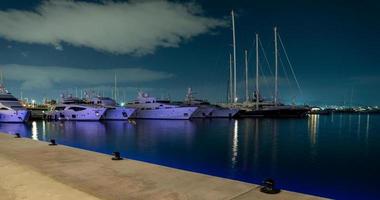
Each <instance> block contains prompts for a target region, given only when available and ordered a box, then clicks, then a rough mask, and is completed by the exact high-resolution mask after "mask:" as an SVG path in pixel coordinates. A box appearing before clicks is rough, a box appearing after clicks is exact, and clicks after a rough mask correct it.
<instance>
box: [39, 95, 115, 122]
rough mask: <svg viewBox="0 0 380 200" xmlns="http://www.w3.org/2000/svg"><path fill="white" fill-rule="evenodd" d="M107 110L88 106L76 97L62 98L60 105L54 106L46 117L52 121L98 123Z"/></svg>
mask: <svg viewBox="0 0 380 200" xmlns="http://www.w3.org/2000/svg"><path fill="white" fill-rule="evenodd" d="M106 110H107V108H105V107H102V106H98V105H90V104H86V102H84V101H83V100H81V99H79V98H74V97H71V96H69V97H67V98H65V97H62V101H61V103H60V104H58V105H56V106H54V107H53V108H52V110H51V111H49V112H48V113H47V115H46V118H47V119H51V120H74V121H81V120H83V121H97V120H100V118H101V117H102V116H103V115H104V113H105V112H106Z"/></svg>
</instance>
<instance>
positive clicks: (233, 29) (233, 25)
mask: <svg viewBox="0 0 380 200" xmlns="http://www.w3.org/2000/svg"><path fill="white" fill-rule="evenodd" d="M231 18H232V41H233V55H234V63H233V64H234V90H233V94H234V95H233V97H234V98H233V103H236V102H237V97H236V37H235V14H234V11H233V10H232V11H231Z"/></svg>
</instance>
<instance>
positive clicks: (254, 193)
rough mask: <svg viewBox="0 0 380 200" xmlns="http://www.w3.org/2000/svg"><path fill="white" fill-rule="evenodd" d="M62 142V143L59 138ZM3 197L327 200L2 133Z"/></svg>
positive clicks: (0, 168) (0, 188) (0, 175)
mask: <svg viewBox="0 0 380 200" xmlns="http://www.w3.org/2000/svg"><path fill="white" fill-rule="evenodd" d="M57 142H58V143H59V141H57ZM0 197H1V199H2V200H18V199H30V200H45V199H46V200H47V199H48V200H61V199H65V200H70V199H81V200H95V199H104V200H121V199H144V200H145V199H173V200H174V199H197V200H198V199H213V200H214V199H235V200H243V199H281V200H287V199H289V200H290V199H291V200H306V199H307V200H312V199H322V198H319V197H316V196H310V195H305V194H300V193H295V192H288V191H282V192H281V193H279V194H276V195H269V194H263V193H261V192H259V189H258V187H257V185H254V184H249V183H244V182H239V181H234V180H229V179H224V178H219V177H213V176H208V175H204V174H198V173H194V172H188V171H183V170H178V169H173V168H168V167H164V166H159V165H154V164H150V163H145V162H140V161H135V160H129V159H124V160H122V161H112V160H111V156H109V155H105V154H100V153H96V152H90V151H86V150H81V149H76V148H71V147H67V146H63V145H58V146H49V145H48V144H47V143H46V142H41V141H35V140H31V139H28V138H14V136H13V135H8V134H3V133H0Z"/></svg>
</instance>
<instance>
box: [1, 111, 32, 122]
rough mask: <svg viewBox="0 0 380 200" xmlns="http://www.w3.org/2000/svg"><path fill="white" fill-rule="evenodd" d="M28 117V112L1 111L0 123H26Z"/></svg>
mask: <svg viewBox="0 0 380 200" xmlns="http://www.w3.org/2000/svg"><path fill="white" fill-rule="evenodd" d="M29 116H30V112H29V111H28V110H1V111H0V122H26V121H28V119H29Z"/></svg>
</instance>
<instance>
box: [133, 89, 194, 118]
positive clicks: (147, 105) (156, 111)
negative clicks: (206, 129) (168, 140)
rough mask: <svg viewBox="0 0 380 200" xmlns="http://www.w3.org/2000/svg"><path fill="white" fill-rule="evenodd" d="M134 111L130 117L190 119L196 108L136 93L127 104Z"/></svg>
mask: <svg viewBox="0 0 380 200" xmlns="http://www.w3.org/2000/svg"><path fill="white" fill-rule="evenodd" d="M127 107H129V108H135V109H136V111H135V112H134V113H133V114H132V116H131V118H135V119H190V117H191V116H192V115H193V113H194V112H195V111H196V110H197V109H198V108H197V107H195V106H180V105H173V104H170V101H159V100H156V98H155V97H150V96H149V95H148V94H147V93H142V92H139V93H138V97H137V99H136V100H135V101H133V102H130V103H128V104H127Z"/></svg>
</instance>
